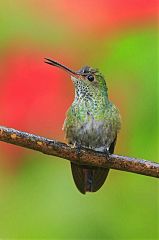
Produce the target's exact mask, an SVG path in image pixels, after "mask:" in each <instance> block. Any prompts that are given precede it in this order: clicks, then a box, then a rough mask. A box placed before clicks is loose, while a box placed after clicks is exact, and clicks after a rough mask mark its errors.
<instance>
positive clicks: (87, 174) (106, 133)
mask: <svg viewBox="0 0 159 240" xmlns="http://www.w3.org/2000/svg"><path fill="white" fill-rule="evenodd" d="M45 63H47V64H50V65H52V66H55V67H59V68H61V69H62V70H64V71H66V72H67V73H69V75H70V76H71V80H72V82H73V84H74V88H75V97H74V101H73V103H72V105H71V106H70V107H69V109H68V111H67V114H66V119H65V121H64V126H63V129H64V132H65V137H66V140H67V142H68V144H72V145H74V146H76V147H77V148H78V149H79V151H80V148H81V147H85V148H89V149H93V150H95V151H100V152H104V153H105V154H106V157H109V156H110V154H113V152H114V148H115V144H116V140H117V134H118V132H119V130H120V128H121V117H120V113H119V110H118V109H117V107H116V106H115V105H114V104H113V103H112V102H111V101H110V100H109V98H108V88H107V84H106V80H105V78H104V76H103V74H102V73H101V72H100V71H99V70H98V69H96V68H92V67H89V66H84V67H82V68H81V69H80V70H78V71H73V70H71V69H70V68H68V67H66V66H64V65H63V64H60V63H58V62H56V61H54V60H51V59H49V58H45ZM71 170H72V175H73V179H74V182H75V185H76V187H77V189H78V190H79V191H80V192H81V193H82V194H85V193H86V192H96V191H98V190H99V189H100V188H101V186H102V185H103V183H104V182H105V180H106V178H107V175H108V172H109V169H107V168H101V167H94V166H89V165H88V166H86V165H78V164H76V163H73V162H71Z"/></svg>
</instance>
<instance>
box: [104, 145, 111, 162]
mask: <svg viewBox="0 0 159 240" xmlns="http://www.w3.org/2000/svg"><path fill="white" fill-rule="evenodd" d="M104 153H105V156H106V159H107V160H108V161H109V160H110V152H109V148H105V149H104Z"/></svg>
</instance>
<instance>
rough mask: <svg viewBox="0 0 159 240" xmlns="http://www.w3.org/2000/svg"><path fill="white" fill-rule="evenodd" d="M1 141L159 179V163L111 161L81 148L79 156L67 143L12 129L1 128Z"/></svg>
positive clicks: (121, 158)
mask: <svg viewBox="0 0 159 240" xmlns="http://www.w3.org/2000/svg"><path fill="white" fill-rule="evenodd" d="M0 141H3V142H7V143H11V144H14V145H17V146H21V147H25V148H29V149H32V150H35V151H39V152H42V153H44V154H47V155H53V156H57V157H60V158H63V159H67V160H69V161H71V162H74V163H77V164H82V165H83V164H85V165H91V166H98V167H103V168H112V169H116V170H121V171H126V172H132V173H138V174H142V175H146V176H151V177H156V178H158V177H159V163H155V162H151V161H147V160H144V159H137V158H130V157H126V156H119V155H115V154H112V155H110V157H109V159H107V158H106V155H105V154H104V153H101V152H96V151H93V150H90V149H86V148H81V150H80V156H79V151H78V150H77V149H76V148H73V147H71V146H69V145H67V144H65V143H61V142H58V141H55V140H51V139H48V138H45V137H40V136H37V135H34V134H30V133H26V132H22V131H18V130H16V129H12V128H7V127H3V126H0Z"/></svg>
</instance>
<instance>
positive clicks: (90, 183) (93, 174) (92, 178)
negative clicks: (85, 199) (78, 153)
mask: <svg viewBox="0 0 159 240" xmlns="http://www.w3.org/2000/svg"><path fill="white" fill-rule="evenodd" d="M116 140H117V136H116V137H115V139H114V141H113V142H112V144H111V145H110V148H109V153H110V154H112V153H113V152H114V148H115V144H116ZM71 170H72V175H73V179H74V182H75V184H76V187H77V188H78V190H79V191H80V192H81V193H83V194H85V193H86V192H96V191H98V190H99V189H100V188H101V186H102V185H103V183H104V182H105V180H106V178H107V175H108V173H109V169H108V168H99V167H90V166H85V165H77V164H75V163H71Z"/></svg>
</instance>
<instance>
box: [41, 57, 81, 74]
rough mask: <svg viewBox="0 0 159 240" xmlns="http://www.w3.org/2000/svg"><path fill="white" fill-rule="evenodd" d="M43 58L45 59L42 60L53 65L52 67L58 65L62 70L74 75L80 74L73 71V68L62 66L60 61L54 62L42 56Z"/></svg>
mask: <svg viewBox="0 0 159 240" xmlns="http://www.w3.org/2000/svg"><path fill="white" fill-rule="evenodd" d="M44 59H45V61H44V62H45V63H47V64H50V65H51V66H54V67H59V68H61V69H63V70H64V71H66V72H68V73H69V74H71V75H75V76H77V75H80V74H79V73H78V72H74V71H73V70H71V69H70V68H68V67H66V66H64V65H63V64H61V63H58V62H56V61H54V60H51V59H49V58H44Z"/></svg>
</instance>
